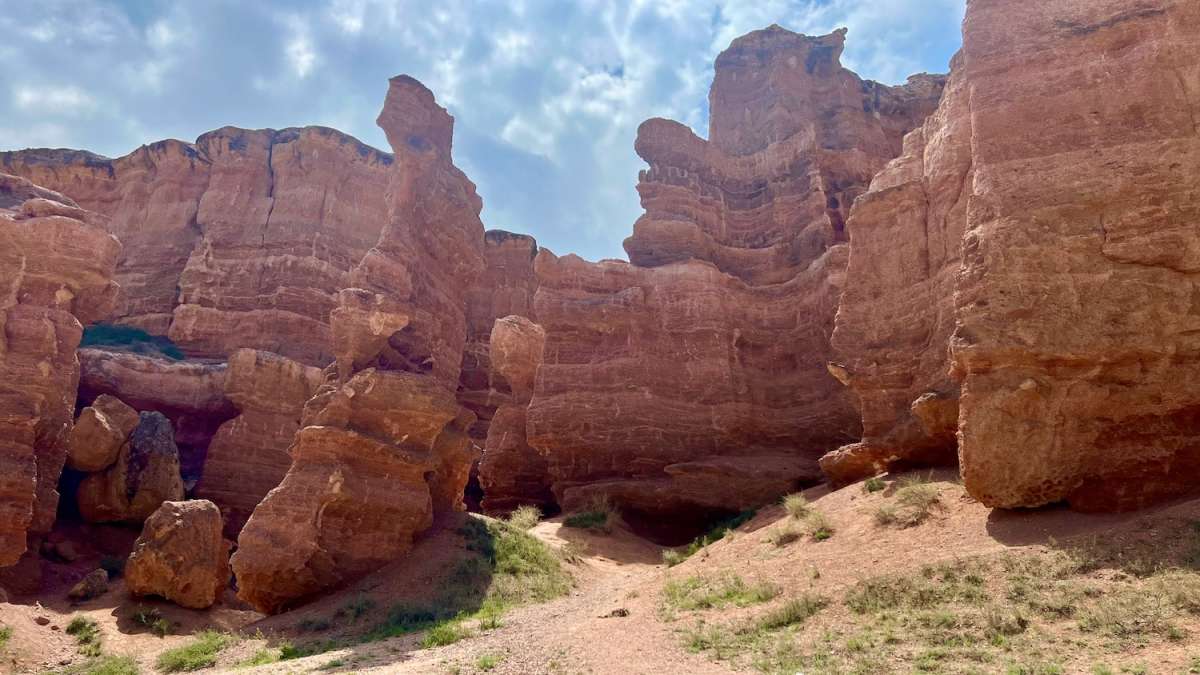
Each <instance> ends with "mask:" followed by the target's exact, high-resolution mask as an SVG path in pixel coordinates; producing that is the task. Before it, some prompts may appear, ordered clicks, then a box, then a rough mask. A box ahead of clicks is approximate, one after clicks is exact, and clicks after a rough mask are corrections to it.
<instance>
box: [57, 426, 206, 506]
mask: <svg viewBox="0 0 1200 675" xmlns="http://www.w3.org/2000/svg"><path fill="white" fill-rule="evenodd" d="M139 418H140V419H139V421H138V425H137V427H136V428H134V430H133V433H131V434H130V435H129V442H128V443H125V444H124V445H123V446H122V447H121V452H120V454H119V455H118V456H117V461H116V462H115V463H114V464H113V465H112V466H110V467H108V468H107V469H105V470H104V471H102V472H99V473H93V474H90V475H88V476H87V477H86V478H84V479H83V482H81V483H80V484H79V491H78V492H77V493H76V500H77V502H78V504H79V512H80V514H82V515H83V518H84V520H87V521H89V522H93V523H103V522H121V521H125V522H139V523H140V522H142V521H144V520H145V519H146V518H148V517H149V516H150V514H151V513H154V511H155V509H157V508H158V507H159V506H160V505H161V504H162V503H163V502H165V501H178V500H180V499H183V479H182V478H180V473H179V448H177V447H176V446H175V437H174V432H173V431H172V430H171V422H170V420H168V419H167V418H166V417H165V416H164V415H163V414H162V413H158V412H143V413H140V414H139Z"/></svg>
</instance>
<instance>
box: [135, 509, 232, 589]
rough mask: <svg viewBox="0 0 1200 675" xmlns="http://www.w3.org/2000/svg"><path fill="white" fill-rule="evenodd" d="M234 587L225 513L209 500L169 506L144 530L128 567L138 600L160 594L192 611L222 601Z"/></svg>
mask: <svg viewBox="0 0 1200 675" xmlns="http://www.w3.org/2000/svg"><path fill="white" fill-rule="evenodd" d="M228 583H229V543H228V542H227V541H225V539H224V538H223V537H222V536H221V511H220V510H219V509H218V508H217V505H216V504H213V503H212V502H210V501H207V500H204V499H196V500H190V501H186V502H184V501H169V502H164V503H163V504H162V505H161V506H159V507H158V509H157V510H155V512H154V513H153V514H151V515H150V517H149V518H147V519H146V523H145V525H143V526H142V534H141V536H139V537H138V539H137V542H136V543H135V544H134V546H133V552H132V553H131V554H130V555H129V562H128V563H126V565H125V586H126V588H128V589H129V592H130V593H132V594H134V595H155V596H159V597H163V598H166V599H167V600H170V601H171V602H174V603H175V604H177V605H181V606H183V607H189V608H191V609H206V608H208V607H211V606H213V605H214V604H215V603H216V602H217V601H219V600H220V599H221V595H222V594H224V592H225V586H226V585H227V584H228Z"/></svg>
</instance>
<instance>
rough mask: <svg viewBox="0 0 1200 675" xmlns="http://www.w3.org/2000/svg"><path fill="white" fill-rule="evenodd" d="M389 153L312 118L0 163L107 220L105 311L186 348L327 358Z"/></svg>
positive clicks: (16, 156) (375, 229)
mask: <svg viewBox="0 0 1200 675" xmlns="http://www.w3.org/2000/svg"><path fill="white" fill-rule="evenodd" d="M391 164H392V158H391V156H390V155H387V154H385V153H381V152H379V151H377V150H374V149H372V148H370V147H367V146H366V145H364V144H362V143H360V142H359V141H357V140H355V139H354V138H351V137H349V136H346V135H345V134H342V133H340V132H338V131H334V130H332V129H326V128H323V127H305V128H302V129H283V130H278V131H276V130H272V129H263V130H247V129H237V128H234V127H225V128H222V129H218V130H216V131H212V132H209V133H207V134H204V135H203V136H201V137H200V138H198V139H196V142H195V143H181V142H179V141H162V142H159V143H154V144H151V145H147V146H143V147H141V148H139V149H138V150H136V151H134V152H132V153H130V154H129V155H126V156H124V157H121V158H118V159H107V158H103V157H99V156H97V155H93V154H91V153H87V152H80V151H74V150H25V151H20V152H8V153H0V170H3V171H9V172H11V173H15V174H19V175H22V176H26V177H28V178H31V179H33V180H35V181H44V184H45V185H47V186H49V187H51V188H54V189H58V190H61V191H63V192H65V193H66V194H69V195H72V196H73V198H74V199H75V200H76V201H78V202H79V203H80V204H82V205H84V206H85V207H86V208H89V209H93V210H95V211H97V212H99V213H103V214H106V215H108V216H110V217H111V222H112V231H113V232H114V233H115V234H116V235H117V236H118V237H119V238H120V239H121V241H122V242H123V243H124V246H125V249H124V254H123V256H122V258H121V260H120V264H119V266H118V270H117V279H118V281H120V282H121V283H122V286H123V288H124V293H123V294H122V298H121V302H120V304H119V306H118V307H117V308H116V310H115V312H113V314H112V317H113V318H114V319H115V320H116V321H117V322H119V323H122V324H128V325H133V326H137V327H140V328H142V329H144V330H146V331H148V332H150V333H151V334H154V335H168V336H170V338H171V339H172V340H174V341H175V342H176V343H177V344H178V345H179V346H180V347H181V348H182V349H183V350H184V352H185V353H187V354H188V355H189V356H193V357H207V358H221V359H223V358H226V357H227V356H229V355H230V354H231V353H232V352H233V351H235V350H236V349H238V348H241V347H250V348H255V349H263V350H267V351H272V352H276V353H279V354H282V355H284V356H287V357H290V358H293V359H296V360H299V361H301V362H304V363H307V364H312V365H321V366H323V365H325V364H326V363H328V362H329V360H330V358H331V354H330V353H329V345H330V335H329V312H330V311H331V310H332V309H333V307H334V306H335V304H336V298H337V292H338V291H339V290H340V289H342V288H345V287H346V286H348V285H350V284H348V283H347V274H348V273H349V271H350V269H351V268H353V267H354V265H356V264H357V263H358V261H359V260H360V259H361V258H362V256H363V255H364V254H365V253H366V251H367V250H368V249H369V248H370V247H371V246H373V245H374V244H375V242H376V241H377V240H378V238H379V228H380V225H381V224H382V223H383V222H384V219H385V216H386V212H387V205H386V202H385V200H384V196H383V195H384V191H385V185H386V182H387V179H388V178H387V177H388V175H389V167H390V166H391Z"/></svg>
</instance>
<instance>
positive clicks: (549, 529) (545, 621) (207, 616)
mask: <svg viewBox="0 0 1200 675" xmlns="http://www.w3.org/2000/svg"><path fill="white" fill-rule="evenodd" d="M933 478H934V480H935V481H939V482H938V485H939V487H940V489H941V491H942V505H941V506H940V507H939V508H938V509H937V510H936V512H935V514H934V516H933V517H932V518H931V519H930V520H929V521H927V522H926V523H924V524H922V525H920V526H917V527H913V528H907V529H894V528H880V527H879V526H877V525H875V523H874V522H873V518H872V512H873V509H874V507H875V506H876V505H877V504H878V503H880V501H881V500H884V499H887V498H888V496H889V493H888V490H894V489H895V486H894V485H893V486H891V487H889V488H888V490H885V491H883V492H880V493H875V494H868V493H866V492H865V491H863V490H862V489H861V486H859V485H854V486H850V487H848V488H845V489H842V490H839V491H837V492H829V491H828V490H826V489H825V488H815V489H813V490H810V491H809V492H808V493H807V495H808V497H809V499H810V501H811V502H812V504H813V506H814V507H815V508H818V509H820V510H821V511H822V513H824V514H825V515H826V516H827V517H828V518H829V520H830V521H831V523H832V524H833V526H834V527H835V529H836V535H835V536H834V537H832V538H831V539H829V540H828V541H823V542H811V541H806V542H803V543H802V544H799V545H793V546H787V547H783V548H780V547H776V546H773V545H771V544H769V543H768V542H767V537H768V536H769V534H770V533H771V531H772V529H773V528H777V527H780V526H781V523H782V522H783V521H784V520H785V518H786V515H785V514H784V513H783V510H782V509H781V508H779V507H770V508H767V509H764V510H763V511H761V512H760V513H759V514H758V515H757V516H756V517H755V518H754V519H753V520H752V521H751V522H749V523H747V524H746V525H744V526H743V527H741V528H739V530H738V531H737V532H736V533H735V534H734V535H733V536H731V537H727V538H726V539H725V540H722V541H720V542H718V543H716V544H714V545H712V546H709V547H707V548H706V549H704V550H702V551H701V552H700V553H699V554H697V555H695V556H694V557H692V558H691V559H689V560H687V561H686V562H684V563H683V564H681V565H678V566H676V567H673V568H669V569H668V568H667V567H666V566H664V565H663V564H662V562H661V549H660V548H659V547H657V546H655V545H653V544H651V543H649V542H646V541H643V540H641V539H639V538H637V537H636V536H634V535H632V534H630V533H629V532H628V531H626V530H624V529H622V528H618V529H616V530H614V532H613V533H611V534H607V535H604V534H591V533H587V532H583V531H579V530H573V529H569V528H563V527H561V525H560V524H559V523H558V522H557V521H547V522H543V523H541V524H539V525H538V526H537V527H536V528H535V529H534V534H535V535H537V536H538V537H540V538H541V539H543V540H545V541H546V542H548V543H550V544H551V545H552V546H555V547H560V548H562V547H567V548H568V549H569V550H571V551H573V552H576V553H578V559H577V561H576V562H574V563H571V564H569V568H570V570H571V572H572V574H573V576H574V577H575V579H576V584H575V588H574V589H573V591H572V592H571V593H570V594H569V595H567V596H565V597H562V598H559V599H557V600H554V601H551V602H547V603H544V604H539V605H531V606H526V607H522V608H518V609H515V610H512V611H510V612H509V613H507V614H505V615H504V618H503V623H502V625H501V626H500V627H499V628H495V629H492V630H488V631H482V632H479V633H477V634H476V635H474V636H473V637H470V638H468V639H465V640H463V641H460V642H458V643H455V644H452V645H449V646H446V647H439V648H432V649H420V648H419V645H418V641H419V637H420V636H419V635H416V636H404V637H401V638H393V639H390V640H385V641H381V642H375V643H368V644H362V645H357V646H354V647H350V648H347V649H341V650H335V651H329V652H326V653H323V654H319V655H316V656H311V657H307V658H303V659H296V660H291V661H285V662H280V663H273V664H268V665H264V666H260V667H258V668H253V669H245V668H239V667H237V664H238V663H239V662H241V661H243V660H245V659H246V658H248V657H249V656H250V655H251V654H253V653H254V652H255V651H256V650H259V649H262V648H264V647H266V646H267V645H268V644H278V643H279V641H280V640H283V639H298V638H299V639H302V638H303V635H304V634H303V633H302V632H301V629H300V627H299V624H300V623H301V622H303V621H304V620H305V619H313V618H318V617H326V616H331V615H333V614H334V613H335V612H336V611H337V608H339V607H342V606H344V605H345V603H347V602H348V601H349V600H350V599H352V598H364V597H366V598H370V599H371V601H372V603H373V605H374V606H376V607H378V608H386V607H388V606H391V605H393V604H395V603H396V602H397V601H407V600H412V599H420V598H424V597H428V594H429V592H430V588H431V587H432V586H433V585H434V584H433V580H434V579H436V578H438V576H439V575H440V574H442V573H444V571H445V569H446V567H447V565H448V564H450V562H451V561H452V560H454V558H455V556H456V555H457V553H456V550H455V549H456V547H457V546H458V545H459V543H460V542H459V541H458V540H457V539H456V538H455V537H454V536H453V535H452V534H450V533H449V532H450V531H451V530H450V528H442V531H441V532H440V533H437V534H433V535H431V536H430V537H428V538H426V539H424V540H422V541H421V542H419V543H418V546H417V548H416V549H415V550H414V551H413V553H412V554H411V555H410V556H409V557H408V558H406V559H405V560H404V561H401V562H400V563H397V565H395V566H394V567H392V568H389V569H385V570H382V571H380V572H379V573H376V574H374V575H372V576H370V577H368V578H366V579H364V580H362V581H361V582H359V583H357V584H355V585H354V586H352V587H350V588H348V589H346V590H344V591H342V592H340V593H337V594H333V595H331V596H328V597H326V598H323V599H321V600H319V601H317V602H314V603H311V604H309V605H306V606H304V607H302V608H300V609H298V610H295V611H292V612H288V613H286V614H283V615H280V616H276V617H266V618H264V617H262V616H261V615H258V614H256V613H254V612H252V611H250V610H248V609H246V608H245V607H244V606H241V605H239V604H238V603H237V602H236V599H234V598H233V597H232V595H231V596H230V597H229V598H228V599H227V604H226V605H224V606H218V607H217V608H214V609H213V610H210V611H207V612H192V611H188V610H183V609H180V608H177V607H173V606H171V605H169V604H168V603H153V602H144V601H137V600H134V599H131V598H129V597H128V594H127V593H126V592H125V591H124V589H123V588H122V587H121V585H120V583H119V582H117V583H116V584H114V586H113V588H112V589H111V590H110V591H109V593H107V594H106V595H104V596H102V597H101V598H98V599H96V600H93V601H90V602H89V603H86V604H83V605H80V606H71V605H70V604H69V603H68V602H67V601H66V600H65V591H66V589H65V588H58V589H56V590H55V592H54V594H50V595H49V596H46V597H42V598H41V600H40V603H39V604H35V603H34V602H31V601H30V600H29V599H25V600H19V602H18V603H17V604H3V605H0V622H2V623H3V624H4V625H6V626H9V627H11V628H12V629H13V637H12V639H11V640H10V642H9V645H8V647H7V648H6V650H5V652H4V653H3V654H2V655H0V671H3V672H22V673H24V672H46V671H49V670H53V669H55V668H58V667H61V666H62V665H66V664H67V663H71V662H75V663H78V662H79V661H81V660H82V657H80V656H78V655H77V654H76V650H75V645H74V642H73V640H72V639H71V638H70V637H69V636H66V635H64V634H63V631H62V628H63V627H65V625H66V622H67V621H69V620H70V618H71V616H72V615H74V614H79V613H82V614H86V615H87V616H89V617H91V618H93V619H94V620H96V621H97V622H98V623H99V625H100V626H101V630H102V632H103V636H104V645H105V651H106V653H112V654H132V655H135V656H136V657H137V658H138V660H139V662H140V663H141V665H142V667H143V672H146V673H150V672H154V669H153V663H154V660H155V658H156V657H157V655H158V654H159V653H161V652H162V651H163V650H164V649H167V648H170V647H174V646H178V645H180V644H184V643H186V642H187V641H188V640H189V639H190V638H189V637H187V636H188V635H189V634H190V633H191V632H193V631H195V630H200V629H203V628H206V627H214V628H218V629H220V630H228V631H241V633H242V634H243V635H244V636H247V637H246V639H244V640H242V641H241V642H240V643H239V644H238V645H236V646H235V647H233V648H230V649H228V650H226V652H224V653H223V654H222V656H221V659H220V661H219V663H218V666H217V667H216V668H215V669H211V670H210V671H209V672H231V671H236V672H241V673H302V672H356V673H476V672H483V671H484V670H487V671H488V672H492V673H521V674H524V673H622V674H624V673H647V674H649V673H727V672H732V671H731V670H730V669H729V668H730V666H729V665H728V664H724V663H719V662H714V661H712V660H710V659H709V658H707V657H706V656H705V655H703V654H693V653H690V652H689V651H687V650H686V649H685V648H684V646H683V644H682V640H681V638H680V631H681V629H682V626H681V622H679V621H671V620H665V619H664V616H663V614H662V611H661V609H662V596H661V592H662V588H663V585H664V584H665V583H666V582H667V581H668V580H670V579H673V578H686V577H688V576H692V575H712V574H719V573H722V572H730V573H734V574H737V575H739V576H741V577H742V578H744V579H746V580H747V581H758V580H761V581H770V582H772V583H775V584H777V585H779V586H781V587H782V588H784V589H785V591H786V592H796V591H803V590H807V589H812V588H819V589H820V590H821V591H822V592H824V593H829V594H836V593H838V592H839V590H840V589H844V588H846V587H847V586H849V585H851V584H853V583H856V582H857V581H859V580H861V579H864V578H867V577H872V576H877V575H881V574H889V573H895V572H903V571H913V570H916V569H919V568H920V567H921V566H922V565H925V564H928V563H932V562H937V561H940V560H949V559H953V558H959V557H966V556H974V555H987V554H991V553H998V552H1003V551H1006V550H1007V551H1018V552H1019V551H1021V550H1034V549H1046V548H1053V547H1058V546H1067V545H1070V542H1078V541H1084V540H1087V539H1088V538H1090V537H1095V536H1097V535H1100V534H1105V535H1108V536H1112V535H1113V534H1114V533H1116V534H1118V535H1120V536H1124V537H1127V538H1128V539H1129V540H1131V541H1132V540H1137V541H1140V542H1142V543H1147V542H1149V543H1151V544H1153V543H1155V541H1156V540H1155V538H1156V537H1159V536H1161V535H1160V528H1159V527H1158V526H1157V525H1158V524H1159V523H1162V522H1166V521H1172V522H1178V521H1180V520H1200V500H1192V501H1182V502H1178V503H1175V504H1170V505H1166V506H1162V507H1158V508H1155V509H1151V510H1147V511H1141V512H1137V513H1134V514H1120V515H1086V514H1077V513H1072V512H1069V511H1066V510H1064V509H1043V510H1038V511H1026V512H997V511H991V510H989V509H986V508H984V507H983V506H981V505H980V504H978V503H976V502H975V501H973V500H972V499H970V498H969V497H968V496H967V495H966V494H965V492H964V491H963V490H962V488H961V487H960V486H959V485H957V483H956V482H954V479H955V476H954V475H953V474H952V473H940V474H936V475H934V476H933ZM1122 533H1123V534H1122ZM1164 543H1166V542H1164ZM138 605H150V606H155V607H158V608H160V611H162V612H163V614H164V616H166V617H167V618H168V619H169V620H171V621H172V622H174V624H175V627H174V632H176V633H177V634H176V635H171V636H168V637H166V638H158V637H156V636H154V635H152V634H150V633H149V632H148V631H147V630H146V629H144V628H143V627H141V626H138V625H136V624H135V623H133V622H132V621H131V620H130V619H129V618H128V617H129V616H130V614H131V613H132V611H133V609H134V608H135V607H136V606H138ZM375 611H384V610H383V609H378V610H375ZM738 611H741V610H730V613H731V614H735V613H736V612H738ZM38 617H42V618H43V619H48V620H49V623H48V624H47V625H39V623H37V621H36V619H37V618H38ZM367 620H371V617H366V618H364V621H367ZM256 634H257V635H258V636H259V637H260V639H254V637H252V636H254V635H256ZM336 636H337V635H336V632H335V634H334V635H332V636H331V637H336ZM1197 648H1198V644H1197V642H1196V641H1195V640H1194V639H1191V638H1189V639H1188V640H1186V641H1184V642H1182V643H1180V644H1177V645H1174V646H1173V647H1171V648H1170V649H1167V650H1165V651H1162V652H1161V653H1156V654H1152V655H1150V656H1149V658H1150V660H1151V662H1153V663H1161V664H1163V665H1164V666H1165V667H1166V668H1167V669H1166V670H1164V671H1163V672H1185V671H1186V667H1187V666H1186V665H1184V664H1186V663H1187V659H1188V658H1189V655H1190V654H1200V650H1198V649H1197ZM1142 657H1146V655H1142ZM1143 660H1144V659H1143ZM484 666H490V668H484ZM1071 672H1073V671H1071ZM1151 672H1159V670H1158V669H1154V670H1152V671H1151Z"/></svg>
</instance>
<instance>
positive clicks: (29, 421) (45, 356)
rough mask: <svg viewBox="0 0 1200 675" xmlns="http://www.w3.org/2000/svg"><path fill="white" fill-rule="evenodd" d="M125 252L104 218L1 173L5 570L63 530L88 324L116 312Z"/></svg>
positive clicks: (0, 453)
mask: <svg viewBox="0 0 1200 675" xmlns="http://www.w3.org/2000/svg"><path fill="white" fill-rule="evenodd" d="M119 254H120V244H119V243H118V242H117V240H116V239H115V238H113V237H112V235H110V234H109V233H108V232H107V230H106V229H105V224H104V219H103V218H102V217H99V216H96V215H94V214H89V213H86V212H84V211H82V210H80V209H79V208H78V207H77V206H76V204H75V203H74V202H72V201H71V200H70V199H68V198H67V197H64V196H62V195H60V194H57V193H54V192H52V191H50V190H46V189H44V188H41V187H38V186H35V185H33V184H31V183H30V182H29V181H27V180H24V179H21V178H18V177H15V176H8V175H4V174H0V279H2V280H3V282H2V283H0V288H2V290H0V566H7V565H11V564H13V563H15V562H17V560H18V559H20V557H21V554H22V552H24V551H25V548H26V535H27V534H28V533H29V532H46V531H49V529H50V527H51V526H52V525H53V523H54V514H55V512H56V510H57V508H58V496H59V495H58V491H57V485H58V478H59V475H60V474H61V472H62V469H63V465H64V463H65V462H66V457H67V440H68V435H69V433H70V430H71V423H72V419H73V417H74V412H75V397H76V391H77V390H78V382H79V364H78V362H77V361H76V358H75V349H76V347H77V346H78V345H79V340H80V337H81V335H82V330H83V329H82V326H81V325H80V322H81V321H82V322H91V321H95V320H96V319H97V318H99V317H101V316H103V315H104V314H106V313H107V312H109V311H110V310H111V308H112V306H113V302H114V301H115V298H116V296H117V290H118V288H117V286H116V285H115V284H114V282H113V281H112V277H113V274H114V269H115V267H116V262H117V257H118V255H119Z"/></svg>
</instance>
